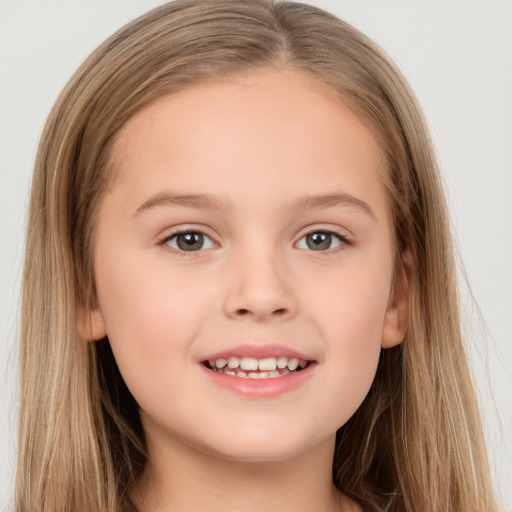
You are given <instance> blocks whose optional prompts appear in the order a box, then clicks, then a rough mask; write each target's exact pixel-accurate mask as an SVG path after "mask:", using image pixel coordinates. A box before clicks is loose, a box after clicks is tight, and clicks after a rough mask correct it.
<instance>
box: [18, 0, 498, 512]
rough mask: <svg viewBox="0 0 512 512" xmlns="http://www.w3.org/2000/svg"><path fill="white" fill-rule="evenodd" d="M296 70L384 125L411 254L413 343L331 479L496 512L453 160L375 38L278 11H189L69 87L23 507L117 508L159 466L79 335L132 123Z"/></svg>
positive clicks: (56, 158) (36, 240)
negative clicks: (99, 221) (468, 315)
mask: <svg viewBox="0 0 512 512" xmlns="http://www.w3.org/2000/svg"><path fill="white" fill-rule="evenodd" d="M279 66H288V67H292V68H295V69H298V70H301V71H302V72H305V73H308V74H309V75H311V76H313V77H315V78H316V79H317V80H318V81H319V82H321V83H323V84H324V85H326V86H328V87H329V88H330V89H331V90H332V91H334V92H335V93H336V94H338V95H339V96H340V98H342V99H343V101H344V102H345V103H346V104H347V105H348V106H349V107H350V108H351V109H352V110H353V111H354V113H355V114H356V115H357V116H358V117H359V118H360V119H361V120H362V121H363V122H364V123H365V124H366V125H367V126H368V127H369V128H370V129H371V131H372V133H373V134H374V136H375V137H376V139H377V140H378V142H379V143H380V145H381V147H382V149H383V152H384V154H385V155H386V159H387V162H386V163H387V168H386V169H385V171H386V172H385V173H384V176H383V179H384V181H385V184H386V187H387V189H388V192H389V197H390V204H391V207H392V213H393V221H394V226H395V233H394V234H395V240H396V261H397V265H399V264H400V261H401V256H402V254H403V253H404V251H406V250H407V251H408V252H410V254H412V259H413V266H414V272H413V274H412V276H411V281H410V283H409V286H410V294H411V299H410V300H411V303H410V308H411V314H410V319H409V328H408V331H407V336H406V339H405V341H404V342H403V343H402V344H401V345H400V346H398V347H395V348H392V349H388V350H383V351H382V355H381V360H380V363H379V368H378V371H377V375H376V378H375V381H374V383H373V386H372V388H371V390H370V392H369V394H368V396H367V398H366V399H365V401H364V402H363V404H362V405H361V407H360V408H359V409H358V411H357V412H356V414H355V415H354V416H353V417H352V418H351V419H350V420H349V422H348V423H347V424H345V425H344V426H343V427H341V428H340V429H339V431H338V433H337V441H336V452H335V458H334V464H333V481H334V483H335V485H336V486H337V487H338V488H339V489H340V490H341V491H343V492H345V493H347V494H348V495H350V496H352V497H353V498H354V499H356V500H357V501H359V502H360V503H362V504H364V505H365V506H367V507H369V508H373V509H375V510H378V511H406V510H407V511H426V510H428V511H431V512H447V511H453V512H492V511H495V510H496V504H495V502H494V496H493V490H492V485H491V482H490V477H489V468H488V462H487V456H486V451H485V446H484V440H483V436H482V429H481V425H480V420H479V413H478V407H477V403H476V400H475V395H474V391H473V387H472V382H471V378H470V374H469V370H468V365H467V362H466V356H465V353H464V347H463V342H462V337H461V328H460V321H459V307H458V302H459V301H458V297H457V288H456V280H455V279H456V276H455V266H454V256H453V249H452V241H451V238H450V231H449V222H448V218H447V209H446V205H445V201H444V197H443V191H442V187H441V183H440V178H439V174H438V169H437V164H436V160H435V156H434V152H433V149H432V145H431V142H430V139H429V135H428V130H427V127H426V125H425V122H424V119H423V117H422V114H421V111H420V109H419V107H418V105H417V103H416V100H415V99H414V96H413V94H412V93H411V91H410V89H409V87H408V85H407V82H406V81H405V79H404V78H403V77H402V75H401V74H400V72H399V71H398V70H397V69H396V67H395V66H394V65H393V64H392V63H391V62H390V60H389V59H388V58H387V57H386V55H385V54H384V53H383V52H382V51H381V50H380V49H379V48H378V47H377V46H376V45H375V44H373V43H372V42H371V41H370V40H368V39H367V38H366V37H365V36H364V35H362V34H361V33H360V32H359V31H357V30H356V29H354V28H353V27H351V26H350V25H348V24H347V23H345V22H343V21H341V20H339V19H338V18H336V17H335V16H332V15H330V14H328V13H326V12H324V11H322V10H320V9H317V8H314V7H311V6H307V5H304V4H299V3H293V2H273V1H271V0H178V1H177V2H172V3H169V4H166V5H163V6H161V7H159V8H157V9H154V10H153V11H151V12H149V13H147V14H146V15H144V16H142V17H141V18H139V19H137V20H135V21H133V22H132V23H130V24H128V25H127V26H125V27H124V28H122V29H121V30H120V31H119V32H117V33H116V34H114V35H113V36H112V37H111V38H109V39H108V40H107V41H106V42H105V43H103V44H102V45H101V46H100V47H99V48H98V49H97V50H96V51H95V52H94V53H93V54H92V55H91V56H90V57H89V58H88V59H87V60H86V62H85V63H84V64H83V65H82V66H81V67H80V68H79V70H78V71H77V72H76V74H75V75H74V76H73V78H72V79H71V81H70V82H69V83H68V85H67V86H66V88H65V89H64V91H63V92H62V94H61V96H60V97H59V99H58V101H57V103H56V105H55V106H54V108H53V110H52V112H51V114H50V117H49V119H48V122H47V124H46V127H45V130H44V133H43V136H42V140H41V143H40V147H39V152H38V155H37V159H36V165H35V171H34V179H33V185H32V196H31V205H30V217H29V223H28V225H29V229H28V235H27V252H26V263H25V271H24V287H23V310H22V332H21V374H22V391H21V401H22V403H21V416H20V439H19V453H18V473H17V495H16V510H17V511H18V512H29V511H30V512H69V511H72V510H76V511H81V512H82V511H84V512H85V511H91V512H92V511H95V512H96V511H97V512H100V511H101V512H107V511H108V512H115V511H119V510H120V507H121V501H122V496H123V493H124V492H125V490H126V488H127V486H128V485H129V484H130V483H131V482H132V481H133V480H134V479H136V478H137V476H138V475H139V474H140V472H141V471H142V469H143V468H144V463H145V457H146V455H145V449H144V437H143V432H142V429H141V426H140V421H139V416H138V411H137V404H136V403H135V401H134V399H133V397H132V396H131V395H130V393H129V391H128V390H127V389H126V386H125V385H124V382H123V380H122V378H121V376H120V375H119V372H118V370H117V366H116V363H115V360H114V359H113V356H112V353H111V351H110V347H109V344H108V340H107V339H105V340H102V341H99V342H97V343H91V342H90V340H87V339H84V338H83V337H81V336H80V335H79V331H78V329H77V315H79V314H80V311H81V310H83V308H88V307H92V306H94V305H95V301H96V298H95V286H94V276H93V271H92V240H93V237H94V223H95V212H96V211H97V208H98V204H99V202H100V200H101V197H102V193H103V192H104V191H105V190H106V188H107V187H108V186H109V178H110V175H111V173H110V171H109V155H110V150H111V147H112V144H113V141H114V139H115V137H116V134H117V133H118V131H119V129H120V128H121V127H122V126H123V125H124V124H125V123H126V121H127V120H128V119H129V118H130V117H131V116H133V115H134V113H136V112H137V111H139V110H140V109H141V108H143V107H144V106H145V105H147V104H148V103H150V102H151V101H153V100H154V99H156V98H158V97H161V96H163V95H165V94H170V93H173V92H175V91H178V90H181V89H183V88H185V87H187V86H188V85H191V84H196V83H200V82H201V81H204V80H210V79H219V78H225V77H228V76H231V75H237V74H241V73H244V72H250V71H251V70H254V69H261V68H265V67H279Z"/></svg>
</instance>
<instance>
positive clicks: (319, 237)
mask: <svg viewBox="0 0 512 512" xmlns="http://www.w3.org/2000/svg"><path fill="white" fill-rule="evenodd" d="M306 243H307V246H308V247H309V248H310V249H313V250H314V251H321V250H323V249H329V247H330V246H331V235H330V234H329V233H311V234H310V235H307V237H306Z"/></svg>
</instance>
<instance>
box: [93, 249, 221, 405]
mask: <svg viewBox="0 0 512 512" xmlns="http://www.w3.org/2000/svg"><path fill="white" fill-rule="evenodd" d="M113 250H114V249H112V251H113ZM107 253H109V252H108V251H107ZM109 254H110V255H111V256H114V254H115V253H113V252H110V253H109ZM168 267H169V266H168V265H165V262H163V263H159V261H158V260H156V261H153V262H152V264H150V265H148V263H147V261H143V260H142V259H141V260H140V261H137V259H136V258H133V259H132V258H129V257H127V256H126V254H125V255H124V257H123V258H121V257H120V258H116V257H110V258H109V259H108V260H104V261H98V263H97V266H96V276H97V283H98V285H97V289H98V300H99V305H100V308H101V311H102V313H103V317H104V319H105V324H106V330H107V335H108V337H109V340H110V344H111V346H112V350H113V352H114V355H115V358H116V361H117V364H118V366H119V368H120V371H121V373H122V375H123V378H124V379H125V381H126V382H127V384H128V385H129V387H130V389H131V390H132V393H133V394H134V395H135V396H136V398H137V399H139V398H142V397H139V396H137V395H138V393H141V392H143V391H142V390H145V391H144V392H148V393H154V392H155V391H156V389H157V388H158V387H159V386H160V385H161V384H162V381H163V380H165V379H169V377H170V376H172V375H173V374H176V375H178V374H179V372H180V371H182V369H183V367H184V366H185V365H184V363H185V362H187V360H188V359H189V358H190V350H189V349H190V346H191V344H192V342H193V340H194V339H195V337H196V336H197V332H198V330H199V329H200V326H201V325H203V324H204V318H205V316H206V315H207V314H208V312H209V311H210V308H209V307H208V305H209V304H210V303H211V301H212V297H211V295H212V293H213V291H212V290H214V287H208V286H207V285H206V284H205V283H204V281H202V280H198V279H193V276H191V275H189V274H190V273H187V272H174V273H170V272H169V268H168ZM198 287H199V288H198ZM148 376H152V378H151V379H148ZM153 387H154V388H155V389H151V388H153Z"/></svg>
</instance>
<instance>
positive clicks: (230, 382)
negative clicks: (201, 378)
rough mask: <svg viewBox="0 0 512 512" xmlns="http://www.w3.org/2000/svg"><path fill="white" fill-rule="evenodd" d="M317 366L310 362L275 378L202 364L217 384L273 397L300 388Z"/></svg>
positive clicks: (254, 395) (253, 394)
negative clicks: (241, 374) (254, 376)
mask: <svg viewBox="0 0 512 512" xmlns="http://www.w3.org/2000/svg"><path fill="white" fill-rule="evenodd" d="M315 366H316V363H309V364H308V366H306V368H304V369H303V370H300V371H299V372H295V373H290V374H288V375H284V376H283V377H276V378H274V379H249V378H244V377H235V376H234V375H226V374H224V373H219V372H215V371H213V370H209V369H208V368H207V367H206V366H204V365H203V364H201V365H200V367H201V369H202V371H203V373H204V374H205V375H206V377H207V378H208V379H209V380H210V381H211V382H213V383H214V384H216V385H217V386H220V387H222V388H225V389H229V390H230V391H233V392H234V393H238V394H239V395H243V396H247V397H252V398H272V397H276V396H279V395H282V394H284V393H287V392H288V391H291V390H293V389H296V388H298V387H299V386H300V385H301V384H303V383H304V382H305V381H306V380H307V379H308V378H309V377H311V375H312V374H313V370H314V367H315Z"/></svg>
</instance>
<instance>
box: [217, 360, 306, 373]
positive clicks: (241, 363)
mask: <svg viewBox="0 0 512 512" xmlns="http://www.w3.org/2000/svg"><path fill="white" fill-rule="evenodd" d="M208 362H209V363H210V366H211V367H212V368H219V369H221V368H224V367H225V366H227V367H228V368H231V369H235V368H238V367H240V368H241V369H242V370H262V371H273V370H275V369H276V368H280V369H283V368H286V367H288V369H289V370H290V371H293V370H296V369H297V368H298V367H300V368H305V367H306V365H307V362H306V361H304V360H302V359H297V358H295V357H292V358H288V357H265V358H263V359H255V358H253V357H229V358H227V359H224V358H219V359H215V360H213V359H212V360H210V361H208Z"/></svg>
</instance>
